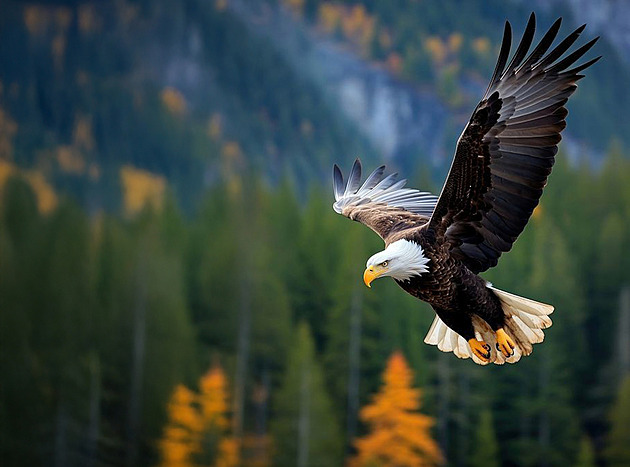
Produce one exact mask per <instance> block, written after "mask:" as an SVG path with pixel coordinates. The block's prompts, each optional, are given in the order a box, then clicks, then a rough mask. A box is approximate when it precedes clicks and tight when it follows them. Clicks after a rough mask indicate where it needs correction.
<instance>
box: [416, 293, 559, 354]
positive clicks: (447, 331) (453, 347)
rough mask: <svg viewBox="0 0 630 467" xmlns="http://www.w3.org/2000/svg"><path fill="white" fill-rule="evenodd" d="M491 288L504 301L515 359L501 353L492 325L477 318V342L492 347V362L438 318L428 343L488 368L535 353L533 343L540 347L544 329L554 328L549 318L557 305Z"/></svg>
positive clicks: (475, 320) (506, 322) (506, 327)
mask: <svg viewBox="0 0 630 467" xmlns="http://www.w3.org/2000/svg"><path fill="white" fill-rule="evenodd" d="M488 288H489V289H491V290H492V291H493V292H494V293H495V294H496V296H497V297H499V300H501V304H502V307H503V312H504V313H505V326H504V328H503V329H504V330H505V332H506V333H507V334H508V336H510V338H511V339H512V340H513V341H514V343H515V344H516V347H515V349H514V354H513V355H512V356H510V357H508V358H505V356H504V355H503V354H502V353H501V352H499V351H498V350H497V348H496V343H497V339H496V336H495V334H494V332H493V331H492V329H491V328H490V326H489V325H488V323H486V322H485V321H484V320H483V319H481V318H480V317H478V316H477V315H473V317H472V320H473V326H474V328H475V334H476V335H477V339H480V340H483V341H485V342H486V343H487V344H489V345H490V348H491V352H490V361H489V362H484V361H482V360H480V359H479V358H478V357H477V356H476V355H475V354H474V352H473V351H472V350H471V348H470V346H469V345H468V342H467V341H466V339H464V338H463V337H462V336H460V335H459V334H457V333H456V332H455V331H453V330H452V329H451V328H449V327H448V326H447V325H446V324H444V322H443V321H442V320H441V319H440V318H439V317H438V316H436V317H435V319H434V320H433V324H432V325H431V328H430V329H429V332H428V333H427V337H426V338H425V339H424V342H425V343H427V344H432V345H437V346H438V349H440V350H441V351H442V352H453V353H454V354H455V355H457V356H458V357H459V358H469V357H470V358H472V359H473V361H474V362H475V363H478V364H479V365H486V364H487V363H490V362H493V363H495V364H497V365H503V364H504V363H505V362H508V363H516V362H518V361H519V360H520V359H521V357H522V356H524V355H529V354H530V353H532V350H533V344H538V343H539V342H542V341H543V340H544V338H545V335H544V333H543V331H542V330H543V329H546V328H548V327H549V326H551V318H549V315H550V314H551V313H552V312H553V306H551V305H546V304H544V303H540V302H536V301H534V300H530V299H528V298H524V297H519V296H518V295H514V294H511V293H508V292H504V291H502V290H499V289H495V288H494V287H493V286H491V285H488Z"/></svg>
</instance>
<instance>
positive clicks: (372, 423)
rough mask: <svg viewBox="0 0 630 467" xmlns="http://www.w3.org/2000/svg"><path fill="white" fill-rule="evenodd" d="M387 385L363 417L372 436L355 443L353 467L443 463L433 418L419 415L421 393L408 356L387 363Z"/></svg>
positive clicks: (362, 410) (394, 356)
mask: <svg viewBox="0 0 630 467" xmlns="http://www.w3.org/2000/svg"><path fill="white" fill-rule="evenodd" d="M383 381H384V384H383V386H382V387H381V389H380V391H379V393H378V394H376V395H375V396H374V398H373V402H372V403H371V404H369V405H367V406H365V407H363V408H362V409H361V411H360V413H359V417H360V418H361V420H362V421H363V422H364V423H366V424H367V425H368V426H369V427H370V432H369V433H368V434H367V435H365V436H364V437H362V438H359V439H357V440H356V441H355V447H356V448H357V455H356V456H355V457H354V458H353V459H351V461H350V465H351V466H356V467H360V466H370V465H383V466H398V467H403V466H409V467H412V466H433V465H438V464H441V463H442V462H443V458H442V454H441V452H440V448H439V447H438V445H437V443H436V442H435V441H434V440H433V438H432V437H431V433H430V429H431V427H432V426H433V424H434V421H433V418H431V417H429V416H427V415H423V414H421V413H419V412H418V410H419V408H420V396H421V391H420V390H419V389H414V388H413V387H412V382H413V373H412V371H411V369H410V368H409V366H408V365H407V362H406V361H405V358H404V356H403V355H402V353H400V352H394V353H393V354H392V356H391V357H390V358H389V361H388V362H387V367H386V369H385V372H384V375H383Z"/></svg>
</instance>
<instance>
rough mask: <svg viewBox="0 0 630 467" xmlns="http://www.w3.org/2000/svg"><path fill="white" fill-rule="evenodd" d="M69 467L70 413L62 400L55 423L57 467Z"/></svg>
mask: <svg viewBox="0 0 630 467" xmlns="http://www.w3.org/2000/svg"><path fill="white" fill-rule="evenodd" d="M67 465H68V413H67V411H66V406H65V405H64V403H63V402H62V400H61V398H60V401H59V405H58V406H57V417H56V421H55V467H66V466H67Z"/></svg>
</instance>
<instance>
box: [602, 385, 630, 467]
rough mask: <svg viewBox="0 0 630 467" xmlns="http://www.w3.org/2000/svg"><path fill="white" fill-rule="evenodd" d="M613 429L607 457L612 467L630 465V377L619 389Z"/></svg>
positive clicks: (606, 452) (613, 417)
mask: <svg viewBox="0 0 630 467" xmlns="http://www.w3.org/2000/svg"><path fill="white" fill-rule="evenodd" d="M610 421H611V427H610V433H609V435H608V446H607V447H606V451H605V453H604V454H605V457H606V459H607V460H608V465H609V466H611V467H622V466H626V465H630V423H629V421H630V376H626V378H625V379H624V381H623V382H622V383H621V386H620V387H619V393H618V395H617V400H616V401H615V404H614V405H613V407H612V411H611V415H610Z"/></svg>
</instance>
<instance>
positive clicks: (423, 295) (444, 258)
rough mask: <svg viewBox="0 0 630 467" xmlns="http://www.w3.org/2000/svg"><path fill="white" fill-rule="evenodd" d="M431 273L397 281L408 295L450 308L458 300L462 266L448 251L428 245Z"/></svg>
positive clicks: (426, 247)
mask: <svg viewBox="0 0 630 467" xmlns="http://www.w3.org/2000/svg"><path fill="white" fill-rule="evenodd" d="M424 250H425V255H426V256H427V257H428V258H429V264H428V266H429V271H428V272H427V273H424V274H421V275H419V276H413V277H412V278H410V279H409V280H407V281H396V282H397V283H398V285H399V286H400V287H402V288H403V289H404V290H405V291H406V292H407V293H409V294H411V295H413V296H414V297H416V298H419V299H420V300H423V301H425V302H428V303H429V304H431V305H433V306H437V307H448V306H450V304H451V303H452V301H453V300H454V299H455V298H456V295H457V293H458V286H459V285H460V282H461V271H460V269H461V265H460V264H458V262H457V261H456V260H454V259H452V258H451V256H450V255H449V254H448V252H447V251H443V249H442V248H436V247H434V246H432V245H426V246H425V248H424Z"/></svg>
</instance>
